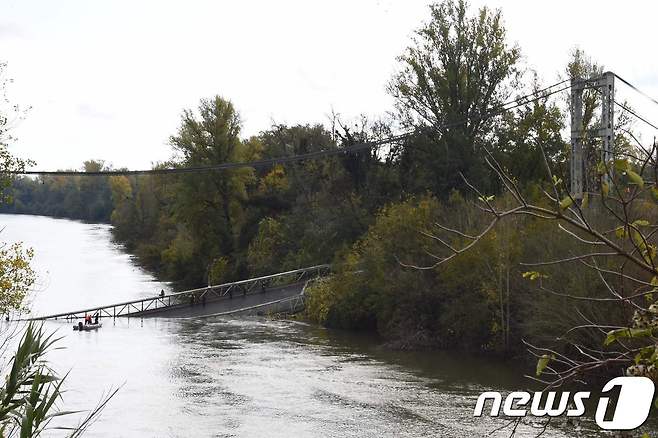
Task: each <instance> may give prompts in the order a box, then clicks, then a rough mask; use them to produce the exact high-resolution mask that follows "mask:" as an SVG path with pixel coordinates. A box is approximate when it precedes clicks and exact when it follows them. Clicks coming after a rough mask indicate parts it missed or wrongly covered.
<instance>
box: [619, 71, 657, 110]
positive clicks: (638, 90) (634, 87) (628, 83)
mask: <svg viewBox="0 0 658 438" xmlns="http://www.w3.org/2000/svg"><path fill="white" fill-rule="evenodd" d="M613 74H614V75H615V77H616V78H617V79H619V80H620V81H622V82H623V83H624V84H626V85H628V86H629V87H631V88H632V89H633V90H635V91H636V92H637V93H639V94H641V95H642V96H644V97H646V98H647V99H649V100H650V101H651V102H653V103H655V104H656V105H658V100H656V99H654V98H653V97H651V96H649V95H648V94H647V93H645V92H644V91H642V90H640V89H639V88H637V87H636V86H635V85H633V84H631V83H630V82H628V81H627V80H626V79H624V78H622V77H621V76H619V75H618V74H617V73H613Z"/></svg>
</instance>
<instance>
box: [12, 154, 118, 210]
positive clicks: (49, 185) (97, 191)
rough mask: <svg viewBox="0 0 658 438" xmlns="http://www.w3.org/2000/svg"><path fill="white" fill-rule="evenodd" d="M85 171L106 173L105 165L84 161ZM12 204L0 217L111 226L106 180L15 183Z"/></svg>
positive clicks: (55, 179) (24, 180) (42, 179)
mask: <svg viewBox="0 0 658 438" xmlns="http://www.w3.org/2000/svg"><path fill="white" fill-rule="evenodd" d="M83 170H84V171H86V172H94V171H100V170H107V169H106V167H105V165H104V163H103V162H102V161H93V160H90V161H85V163H84V165H83ZM10 195H11V198H10V201H11V202H9V203H2V204H0V213H15V214H34V215H43V216H53V217H62V218H70V219H78V220H82V221H85V222H110V218H111V215H112V210H113V209H114V206H113V204H112V194H111V192H110V185H109V183H108V180H107V178H82V177H60V176H47V177H39V178H28V177H23V178H18V179H16V180H14V181H13V187H12V190H11V192H10Z"/></svg>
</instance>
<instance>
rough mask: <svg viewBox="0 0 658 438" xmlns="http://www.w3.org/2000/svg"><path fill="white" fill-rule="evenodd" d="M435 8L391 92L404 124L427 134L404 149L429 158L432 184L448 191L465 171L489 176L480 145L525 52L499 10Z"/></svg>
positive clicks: (462, 5)
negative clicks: (510, 36) (508, 35)
mask: <svg viewBox="0 0 658 438" xmlns="http://www.w3.org/2000/svg"><path fill="white" fill-rule="evenodd" d="M430 12H431V19H430V21H429V22H428V23H426V24H425V25H424V26H423V27H421V28H420V29H419V30H418V31H417V32H416V38H415V39H414V41H413V44H412V46H411V47H409V48H408V49H407V51H406V53H405V54H403V55H402V56H401V57H400V58H399V60H400V62H401V70H400V71H399V72H398V73H397V74H396V75H395V76H394V77H393V79H392V81H391V82H390V83H389V86H388V90H389V92H390V93H391V94H392V95H393V97H394V98H395V101H396V109H397V115H398V120H399V121H400V122H401V123H402V125H403V126H405V127H407V128H412V129H416V130H420V131H421V132H426V133H427V137H426V138H423V137H419V139H418V140H417V141H416V143H415V144H414V142H410V143H409V144H407V147H406V149H407V150H406V151H405V152H407V153H409V154H410V155H411V159H413V160H418V159H419V157H418V156H419V155H420V156H421V157H422V158H421V160H422V161H420V162H421V163H422V162H424V163H425V165H424V166H423V169H424V170H425V172H424V173H425V175H427V177H428V179H429V180H428V181H424V182H426V183H427V184H426V185H425V187H426V188H428V187H431V188H432V189H433V190H434V192H435V193H443V194H446V195H447V193H449V189H451V188H455V187H463V183H462V181H461V180H460V179H459V178H458V177H455V176H454V175H457V173H458V172H462V173H465V174H466V175H469V176H470V177H472V178H475V179H476V182H478V183H479V182H482V181H483V180H484V178H485V175H484V173H485V167H484V165H483V161H482V160H481V158H480V155H481V151H480V149H479V146H480V144H481V143H482V141H483V140H484V139H485V137H486V136H487V135H488V134H490V133H491V128H492V125H493V122H494V120H493V119H492V118H491V117H484V116H485V115H487V114H488V113H489V112H490V110H491V109H492V108H495V107H497V106H499V105H500V104H501V103H502V102H503V100H504V99H505V98H506V97H507V96H508V94H509V91H508V88H506V85H508V84H510V83H511V82H513V81H514V80H515V79H516V77H517V75H518V70H517V67H516V64H517V62H518V60H519V56H520V52H519V49H518V48H517V47H516V46H513V47H510V46H509V45H508V44H507V42H506V40H505V28H504V27H503V24H502V20H501V14H500V11H491V10H489V9H488V8H486V7H485V8H482V9H480V11H479V13H478V14H477V15H475V16H472V17H469V16H468V15H467V12H468V4H467V3H466V2H465V1H464V0H458V1H453V0H445V1H443V2H442V3H439V4H434V5H431V6H430ZM414 149H415V150H414ZM403 158H404V157H403ZM421 174H422V173H421Z"/></svg>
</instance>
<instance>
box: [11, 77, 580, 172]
mask: <svg viewBox="0 0 658 438" xmlns="http://www.w3.org/2000/svg"><path fill="white" fill-rule="evenodd" d="M567 81H568V80H563V81H560V82H557V83H555V84H553V85H550V86H548V87H544V88H542V89H540V90H536V91H534V92H532V93H529V94H526V95H524V96H521V97H518V98H516V99H513V100H510V101H508V102H505V103H502V104H500V105H497V106H496V107H493V108H492V109H490V110H489V111H487V112H485V113H484V114H483V115H481V116H477V117H469V118H466V119H463V120H460V121H456V122H451V123H445V124H443V125H440V126H437V127H435V129H446V128H452V127H456V126H460V125H463V124H466V123H469V122H476V121H482V120H485V119H488V118H491V117H494V116H496V115H500V114H502V113H505V112H507V111H511V110H513V109H515V108H518V107H520V106H523V105H527V104H529V103H533V102H537V101H539V100H542V99H546V98H548V97H550V96H552V95H554V94H557V93H560V92H562V91H565V90H567V89H569V88H570V85H568V86H566V87H562V88H559V89H557V90H552V89H553V88H555V87H557V86H559V85H562V84H564V83H565V82H567ZM549 90H550V91H549ZM508 105H512V106H508ZM418 134H419V132H418V131H417V130H414V131H408V132H405V133H402V134H399V135H394V136H390V137H386V138H383V139H380V140H376V141H368V142H361V143H357V144H353V145H351V146H347V147H342V148H336V149H328V150H322V151H316V152H309V153H305V154H297V155H289V156H284V157H277V158H269V159H264V160H256V161H243V162H229V163H220V164H213V165H208V166H193V167H169V168H154V169H142V170H120V169H118V170H103V171H94V172H85V171H82V170H10V171H0V174H7V175H39V176H130V175H170V174H185V173H200V172H213V171H221V170H228V169H238V168H245V167H251V168H256V169H257V168H266V167H271V166H274V165H276V164H284V163H291V162H297V161H305V160H313V159H318V158H324V157H328V156H332V155H340V154H349V153H354V152H361V151H364V150H369V149H373V148H375V147H379V146H383V145H385V144H390V143H394V142H397V141H401V140H406V139H408V138H410V137H412V136H415V135H418Z"/></svg>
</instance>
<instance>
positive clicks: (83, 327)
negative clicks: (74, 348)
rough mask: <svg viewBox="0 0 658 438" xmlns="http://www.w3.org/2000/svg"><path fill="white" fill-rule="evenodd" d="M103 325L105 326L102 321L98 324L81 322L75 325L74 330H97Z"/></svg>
mask: <svg viewBox="0 0 658 438" xmlns="http://www.w3.org/2000/svg"><path fill="white" fill-rule="evenodd" d="M101 327H103V324H102V323H100V322H99V323H98V324H83V323H81V322H79V323H77V324H75V325H74V326H73V330H75V331H81V332H83V331H84V332H88V331H91V330H97V329H99V328H101Z"/></svg>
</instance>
